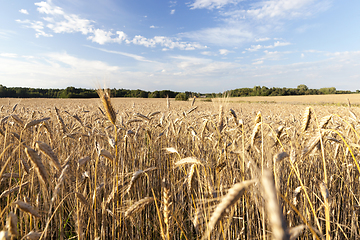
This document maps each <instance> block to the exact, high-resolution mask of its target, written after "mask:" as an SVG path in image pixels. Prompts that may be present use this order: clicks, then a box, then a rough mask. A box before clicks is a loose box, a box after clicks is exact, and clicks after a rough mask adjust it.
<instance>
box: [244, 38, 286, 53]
mask: <svg viewBox="0 0 360 240" xmlns="http://www.w3.org/2000/svg"><path fill="white" fill-rule="evenodd" d="M290 44H291V43H289V42H280V41H277V42H274V44H273V45H267V46H265V45H260V44H258V45H251V47H250V48H246V49H245V50H247V51H249V52H256V51H257V50H260V49H263V48H275V47H282V46H287V45H290Z"/></svg>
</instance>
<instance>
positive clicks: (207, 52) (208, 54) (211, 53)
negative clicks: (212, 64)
mask: <svg viewBox="0 0 360 240" xmlns="http://www.w3.org/2000/svg"><path fill="white" fill-rule="evenodd" d="M201 54H202V55H205V56H216V55H217V54H216V53H213V52H210V51H203V52H201Z"/></svg>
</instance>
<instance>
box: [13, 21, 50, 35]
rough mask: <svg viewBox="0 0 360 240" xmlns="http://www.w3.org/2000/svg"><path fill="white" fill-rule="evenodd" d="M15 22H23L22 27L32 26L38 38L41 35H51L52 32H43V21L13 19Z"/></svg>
mask: <svg viewBox="0 0 360 240" xmlns="http://www.w3.org/2000/svg"><path fill="white" fill-rule="evenodd" d="M15 21H16V22H18V23H22V24H24V27H26V28H32V29H34V30H35V32H36V34H35V36H36V37H37V38H38V37H40V36H43V37H52V36H53V35H52V34H49V33H45V32H44V30H43V29H44V23H43V22H41V21H30V20H28V19H26V20H19V19H17V20H15Z"/></svg>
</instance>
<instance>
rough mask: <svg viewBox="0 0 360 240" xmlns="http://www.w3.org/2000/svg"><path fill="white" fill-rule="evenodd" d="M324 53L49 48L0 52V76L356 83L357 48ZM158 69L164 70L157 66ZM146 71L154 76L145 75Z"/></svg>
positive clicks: (154, 85) (152, 83)
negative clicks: (103, 56)
mask: <svg viewBox="0 0 360 240" xmlns="http://www.w3.org/2000/svg"><path fill="white" fill-rule="evenodd" d="M119 54H120V53H119ZM277 54H278V55H279V54H283V53H281V52H276V51H273V52H268V53H267V54H266V56H267V55H269V56H270V55H272V56H273V55H277ZM121 55H123V53H121ZM124 56H125V55H124ZM266 56H264V58H265V57H266ZM323 56H324V58H325V59H323V60H321V61H309V62H300V63H294V64H282V65H275V64H274V63H272V64H266V61H264V59H255V60H254V61H252V63H253V64H252V63H245V64H240V63H233V62H226V61H213V60H211V59H207V58H205V57H204V58H197V57H191V56H181V55H177V56H172V57H169V58H168V59H166V60H164V62H147V61H138V62H137V64H136V65H135V66H134V65H132V66H129V67H124V66H113V65H111V64H108V63H105V62H102V61H92V60H85V59H81V58H77V57H74V56H72V55H69V54H67V53H49V54H45V55H41V56H35V58H32V59H29V60H28V59H25V58H19V57H18V58H8V57H3V56H0V66H1V71H0V78H1V79H4V81H3V82H2V83H1V84H3V85H5V86H23V87H24V86H31V87H42V88H49V87H52V88H65V87H67V86H71V85H73V86H74V84H75V87H86V88H94V87H96V85H95V83H96V81H97V80H98V79H100V80H101V79H104V78H105V79H106V80H107V81H108V82H110V83H111V85H110V86H111V87H115V88H128V89H137V88H140V89H144V90H151V91H154V90H156V89H171V90H176V91H185V90H191V91H199V92H220V91H225V90H228V89H234V88H238V87H239V84H241V86H243V87H253V86H254V85H263V83H264V82H265V81H271V86H274V87H283V86H286V87H296V86H297V85H298V84H300V83H303V84H306V85H307V86H308V87H310V88H320V87H324V84H325V83H326V85H327V86H334V87H336V88H337V89H349V90H355V89H358V88H359V87H358V80H359V76H360V70H359V69H360V68H359V62H360V52H358V51H354V52H333V53H323ZM129 57H130V56H129ZM140 57H141V56H140ZM134 59H135V58H134ZM261 61H262V62H261ZM304 61H305V59H304ZM163 69H166V71H165V72H162V70H163ZM150 75H153V77H152V78H149V77H148V76H150ZM119 76H121V78H119ZM289 79H290V80H291V81H289Z"/></svg>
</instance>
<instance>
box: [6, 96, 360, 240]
mask: <svg viewBox="0 0 360 240" xmlns="http://www.w3.org/2000/svg"><path fill="white" fill-rule="evenodd" d="M233 100H234V99H231V98H228V99H221V100H219V101H216V102H205V101H201V99H196V100H195V102H193V101H188V102H180V101H174V100H173V99H170V100H167V99H111V100H110V99H109V98H108V96H107V95H106V94H104V93H103V95H102V100H100V98H99V99H79V100H78V99H76V100H74V99H71V100H70V99H65V100H64V99H0V106H1V107H0V153H1V154H0V214H1V219H2V220H1V222H0V230H2V232H0V239H11V238H12V239H166V240H167V239H189V240H190V239H297V238H299V239H357V238H358V236H359V234H360V233H359V224H358V220H359V209H360V207H359V206H360V203H359V197H360V196H359V192H360V187H359V180H360V178H359V176H360V175H359V174H360V167H359V164H358V161H359V149H360V144H359V140H360V136H359V127H360V125H359V119H358V117H357V116H359V114H360V111H359V109H358V108H357V107H354V106H351V105H349V106H348V105H346V106H322V105H312V106H310V107H307V106H306V105H303V104H298V105H294V104H277V103H261V102H258V103H246V102H240V103H238V102H236V101H233ZM345 100H346V98H345ZM345 100H344V99H343V101H344V103H346V104H347V101H346V102H345ZM351 101H352V100H350V102H351ZM283 102H284V101H283ZM6 236H7V237H6Z"/></svg>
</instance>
